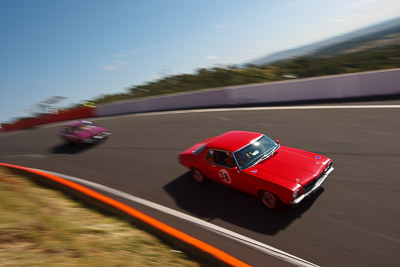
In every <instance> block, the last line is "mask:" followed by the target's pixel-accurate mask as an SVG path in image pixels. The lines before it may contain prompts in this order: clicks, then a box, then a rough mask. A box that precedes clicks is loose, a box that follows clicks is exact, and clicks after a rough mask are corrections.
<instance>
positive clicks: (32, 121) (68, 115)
mask: <svg viewBox="0 0 400 267" xmlns="http://www.w3.org/2000/svg"><path fill="white" fill-rule="evenodd" d="M94 110H95V108H92V107H78V108H74V109H69V110H65V111H60V112H59V113H57V114H44V115H42V116H40V117H37V118H29V119H24V120H21V121H18V122H15V123H11V124H7V123H5V124H2V131H13V130H21V129H28V128H32V127H34V126H38V125H42V124H47V123H53V122H59V121H66V120H76V119H82V118H90V117H94V116H95V111H94Z"/></svg>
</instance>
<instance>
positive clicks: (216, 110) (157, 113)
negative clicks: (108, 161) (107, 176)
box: [90, 105, 400, 121]
mask: <svg viewBox="0 0 400 267" xmlns="http://www.w3.org/2000/svg"><path fill="white" fill-rule="evenodd" d="M312 109H400V105H332V106H327V105H324V106H287V107H282V106H280V107H244V108H211V109H210V108H209V109H188V110H171V111H157V112H144V113H134V114H124V115H112V116H110V117H97V118H93V119H90V120H92V121H97V120H110V119H115V118H116V117H122V118H125V117H147V116H159V115H173V114H186V113H206V112H226V111H268V110H312Z"/></svg>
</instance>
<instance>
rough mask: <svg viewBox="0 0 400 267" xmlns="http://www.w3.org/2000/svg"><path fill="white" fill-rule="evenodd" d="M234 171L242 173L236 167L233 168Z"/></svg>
mask: <svg viewBox="0 0 400 267" xmlns="http://www.w3.org/2000/svg"><path fill="white" fill-rule="evenodd" d="M232 170H233V171H234V172H240V171H239V169H238V167H236V166H235V167H233V168H232Z"/></svg>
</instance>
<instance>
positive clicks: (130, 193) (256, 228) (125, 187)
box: [0, 100, 400, 266]
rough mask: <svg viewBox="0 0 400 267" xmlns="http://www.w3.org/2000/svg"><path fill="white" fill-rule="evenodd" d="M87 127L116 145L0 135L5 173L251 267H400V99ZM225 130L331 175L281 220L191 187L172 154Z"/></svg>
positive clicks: (39, 132) (116, 120)
mask: <svg viewBox="0 0 400 267" xmlns="http://www.w3.org/2000/svg"><path fill="white" fill-rule="evenodd" d="M91 121H93V122H94V124H96V125H99V126H102V127H105V128H107V129H109V130H110V131H111V132H112V136H111V138H109V139H108V140H107V141H106V142H104V143H101V144H98V145H95V146H92V147H88V148H77V147H72V146H69V145H67V144H65V143H64V142H63V141H62V140H61V139H60V138H59V137H58V136H57V132H58V130H59V129H60V127H61V125H62V124H60V123H58V124H53V125H44V126H41V127H37V128H33V129H30V130H24V131H18V132H9V133H3V134H0V162H4V163H10V164H17V165H21V166H26V167H30V168H37V169H42V170H46V171H50V172H55V173H59V174H62V175H64V177H65V178H67V179H68V178H69V179H75V181H76V182H78V183H82V184H84V185H86V186H91V188H94V189H96V190H98V191H99V192H101V193H103V194H105V195H108V196H111V197H113V198H115V199H116V200H118V201H120V202H123V203H125V204H128V205H130V206H132V207H134V208H135V209H138V210H140V211H142V212H143V213H145V214H148V215H150V216H152V217H154V218H156V219H158V220H160V221H162V222H164V223H166V224H168V225H170V226H172V227H175V228H176V229H179V230H181V231H182V232H184V233H187V234H189V235H191V236H193V237H195V238H197V239H200V240H201V241H203V242H206V243H208V244H210V245H212V246H214V247H216V248H219V249H221V250H222V251H225V252H226V253H228V254H230V255H232V256H234V257H236V258H237V259H239V260H241V261H243V262H245V263H247V264H249V265H252V266H293V264H295V265H305V266H307V265H311V266H312V265H314V264H315V265H321V266H338V265H340V266H379V265H380V266H399V265H400V258H399V257H398V255H397V254H398V252H399V251H400V226H399V225H400V209H399V206H400V101H398V100H396V101H375V102H359V103H346V104H341V105H334V104H326V105H307V106H300V105H299V106H283V107H250V108H222V109H200V110H183V111H169V112H157V113H142V114H131V115H123V116H114V117H104V118H95V119H93V120H91ZM230 130H247V131H255V132H261V133H264V134H266V135H267V136H269V137H271V138H272V139H279V141H280V143H281V144H282V145H285V146H291V147H295V148H298V149H303V150H307V151H312V152H315V153H318V154H322V155H325V156H327V157H329V158H331V159H332V160H333V164H334V167H335V170H334V172H333V173H331V174H330V176H329V177H328V179H327V180H326V182H325V183H324V185H323V189H321V190H320V191H318V194H316V195H315V196H314V197H312V198H309V199H306V200H305V201H304V202H303V203H301V204H300V205H299V206H297V207H295V208H286V209H284V210H282V211H279V212H270V211H268V210H266V209H265V208H264V207H263V206H262V205H261V203H259V201H258V200H257V199H256V198H254V197H252V196H248V195H246V194H244V193H241V192H238V191H235V190H233V189H230V188H227V187H224V186H222V185H219V184H215V183H206V184H204V185H202V184H197V183H196V182H195V181H193V180H192V178H191V176H190V173H189V172H188V170H186V169H185V168H184V167H182V166H181V165H179V163H178V162H177V155H178V153H179V152H180V151H182V150H184V149H185V148H187V147H188V146H190V145H192V144H194V143H196V142H198V141H200V140H203V139H205V138H207V137H210V136H215V135H219V134H221V133H223V132H226V131H230ZM78 178H79V179H81V180H79V179H78ZM164 207H165V208H164ZM203 222H204V223H203Z"/></svg>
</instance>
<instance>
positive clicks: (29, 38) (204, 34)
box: [0, 0, 400, 123]
mask: <svg viewBox="0 0 400 267" xmlns="http://www.w3.org/2000/svg"><path fill="white" fill-rule="evenodd" d="M399 15H400V1H393V0H354V1H351V0H323V1H321V0H247V1H242V0H240V1H239V0H201V1H195V0H142V1H139V0H115V1H105V0H35V1H29V0H24V1H23V0H0V36H1V42H0V62H1V64H0V123H1V122H7V121H10V120H12V119H13V118H16V117H21V116H27V115H28V114H29V113H27V110H32V109H33V108H34V105H35V104H36V103H38V102H40V101H43V100H45V99H48V98H49V97H52V96H64V97H67V99H66V100H64V101H63V102H61V103H60V105H61V106H63V107H66V106H69V105H71V104H72V103H78V102H80V101H82V100H85V99H93V98H96V97H98V96H100V95H101V94H110V93H120V92H125V91H126V89H127V88H128V87H130V86H134V85H139V84H143V83H145V82H148V81H153V80H155V79H158V78H161V77H162V76H164V75H173V74H179V73H192V72H193V71H195V70H196V69H198V68H207V67H213V66H216V65H221V64H222V65H227V64H240V63H244V62H248V61H251V60H253V59H255V58H258V57H261V56H264V55H266V54H269V53H273V52H277V51H280V50H284V49H288V48H294V47H298V46H301V45H305V44H309V43H313V42H315V41H320V40H323V39H326V38H329V37H332V36H335V35H338V34H342V33H346V32H350V31H352V30H356V29H359V28H363V27H365V26H369V25H372V24H375V23H378V22H381V21H384V20H387V19H391V18H394V17H397V16H399Z"/></svg>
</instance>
